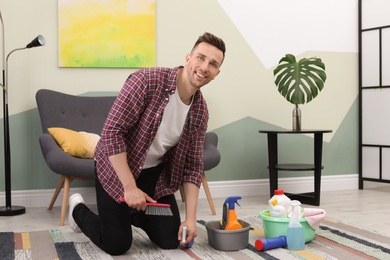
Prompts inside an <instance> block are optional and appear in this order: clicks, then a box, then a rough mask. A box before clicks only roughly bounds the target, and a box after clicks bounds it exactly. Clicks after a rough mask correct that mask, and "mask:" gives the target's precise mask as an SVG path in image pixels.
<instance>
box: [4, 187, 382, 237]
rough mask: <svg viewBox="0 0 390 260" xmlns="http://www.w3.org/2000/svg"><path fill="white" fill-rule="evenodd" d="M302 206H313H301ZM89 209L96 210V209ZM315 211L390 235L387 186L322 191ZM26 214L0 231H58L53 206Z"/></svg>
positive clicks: (250, 201) (260, 206) (245, 207)
mask: <svg viewBox="0 0 390 260" xmlns="http://www.w3.org/2000/svg"><path fill="white" fill-rule="evenodd" d="M211 192H212V191H211ZM232 195H239V194H232ZM268 199H269V198H268V197H267V196H252V197H243V198H242V199H241V200H240V201H239V203H240V205H241V207H237V208H236V212H237V215H238V218H240V216H247V215H252V216H257V215H258V214H259V212H260V211H262V210H264V209H267V202H268ZM224 200H225V198H216V199H214V203H215V207H216V210H217V215H215V216H213V215H211V211H210V208H209V205H208V203H207V200H206V199H200V200H199V205H198V219H203V220H205V221H208V220H220V219H221V214H222V204H223V202H224ZM305 206H306V207H314V206H310V205H303V207H305ZM179 207H180V208H181V209H182V210H183V211H184V204H183V203H182V202H181V201H179ZM91 208H95V209H96V207H95V206H92V207H91ZM314 208H315V207H314ZM317 208H321V209H324V210H325V211H326V212H327V217H329V218H333V219H336V220H340V221H343V222H344V223H348V224H352V225H356V226H359V227H362V228H366V229H371V230H374V231H377V232H380V233H382V234H385V235H387V236H390V184H389V185H385V186H382V187H379V188H375V189H364V190H346V191H323V192H322V193H321V206H320V207H317ZM26 211H27V212H26V214H23V215H19V216H12V217H0V231H14V232H22V231H34V230H46V229H53V228H57V227H58V225H59V217H60V207H54V208H53V209H52V210H47V209H46V208H27V210H26ZM65 225H67V220H66V222H65Z"/></svg>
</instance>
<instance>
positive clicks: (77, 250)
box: [0, 217, 390, 260]
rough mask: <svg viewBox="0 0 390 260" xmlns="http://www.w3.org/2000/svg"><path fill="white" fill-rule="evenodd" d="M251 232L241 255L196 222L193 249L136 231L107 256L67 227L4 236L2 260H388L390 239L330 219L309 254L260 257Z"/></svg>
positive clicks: (257, 231) (258, 232)
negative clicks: (121, 250) (127, 245)
mask: <svg viewBox="0 0 390 260" xmlns="http://www.w3.org/2000/svg"><path fill="white" fill-rule="evenodd" d="M243 220H245V221H246V222H249V223H250V224H251V226H252V227H253V230H251V231H250V234H249V245H248V247H247V248H245V249H243V250H239V251H229V252H224V251H218V250H215V249H214V248H212V247H211V246H210V245H209V244H208V240H207V231H206V228H205V226H204V221H198V237H197V238H196V239H195V243H194V245H193V247H192V248H191V249H184V248H183V249H176V250H161V249H159V248H158V247H156V246H155V245H154V244H153V243H152V242H150V241H149V239H148V237H147V236H146V234H145V233H144V232H143V231H142V230H140V229H136V228H134V242H133V246H132V247H131V249H130V250H129V251H128V252H127V253H126V254H125V255H122V256H114V257H112V256H110V255H107V254H105V253H104V252H103V251H101V250H100V249H99V248H97V247H96V246H95V245H94V244H92V243H91V242H90V241H89V239H88V238H87V237H86V236H84V235H83V234H81V233H74V232H72V231H71V230H70V228H69V227H67V226H66V227H61V228H59V229H56V230H46V231H34V232H23V233H14V232H0V259H1V260H14V259H17V260H27V259H33V260H46V259H50V260H53V259H61V260H62V259H64V260H68V259H69V260H73V259H93V260H98V259H102V260H108V259H115V260H116V259H137V260H143V259H153V260H154V259H162V260H169V259H180V260H185V259H213V260H215V259H239V260H246V259H283V260H287V259H354V260H355V259H390V238H389V237H385V236H383V235H381V234H378V233H375V232H372V231H369V230H362V229H359V228H357V227H353V226H349V225H346V224H343V223H340V222H338V221H334V220H331V219H328V218H326V219H324V220H323V221H322V223H321V226H320V230H318V231H317V232H316V236H315V238H314V239H313V240H312V241H311V242H310V243H307V244H306V245H305V250H301V251H289V250H287V249H284V248H278V249H273V250H268V251H262V252H259V251H257V250H256V249H255V248H254V246H253V245H254V242H255V241H256V239H258V238H259V237H264V232H263V226H262V222H261V220H260V219H259V218H257V217H246V218H243Z"/></svg>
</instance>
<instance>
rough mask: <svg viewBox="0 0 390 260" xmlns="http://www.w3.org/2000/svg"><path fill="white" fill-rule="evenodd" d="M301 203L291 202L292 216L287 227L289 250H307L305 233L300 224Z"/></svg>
mask: <svg viewBox="0 0 390 260" xmlns="http://www.w3.org/2000/svg"><path fill="white" fill-rule="evenodd" d="M300 205H301V203H300V202H299V201H297V200H293V201H291V206H292V215H291V218H290V222H289V223H288V227H287V235H286V237H287V248H288V249H289V250H303V249H305V231H304V230H303V227H302V225H301V223H299V214H300V212H301V206H300Z"/></svg>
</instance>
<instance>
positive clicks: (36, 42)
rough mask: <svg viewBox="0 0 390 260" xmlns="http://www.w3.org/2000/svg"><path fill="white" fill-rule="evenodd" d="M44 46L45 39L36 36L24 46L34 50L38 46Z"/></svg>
mask: <svg viewBox="0 0 390 260" xmlns="http://www.w3.org/2000/svg"><path fill="white" fill-rule="evenodd" d="M45 44H46V40H45V38H43V36H42V35H38V36H37V37H35V39H34V40H32V41H31V42H30V43H29V44H27V45H26V48H34V47H39V46H44V45H45Z"/></svg>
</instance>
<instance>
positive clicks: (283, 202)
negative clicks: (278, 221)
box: [268, 190, 291, 218]
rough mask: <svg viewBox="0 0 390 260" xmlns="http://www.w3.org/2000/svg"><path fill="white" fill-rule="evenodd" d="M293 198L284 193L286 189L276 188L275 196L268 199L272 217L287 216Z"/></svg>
mask: <svg viewBox="0 0 390 260" xmlns="http://www.w3.org/2000/svg"><path fill="white" fill-rule="evenodd" d="M290 203H291V200H290V198H289V197H287V196H286V195H285V194H284V190H275V191H274V196H272V198H271V199H270V200H269V201H268V206H269V212H270V214H271V217H281V218H286V217H287V216H288V211H289V207H290Z"/></svg>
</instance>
